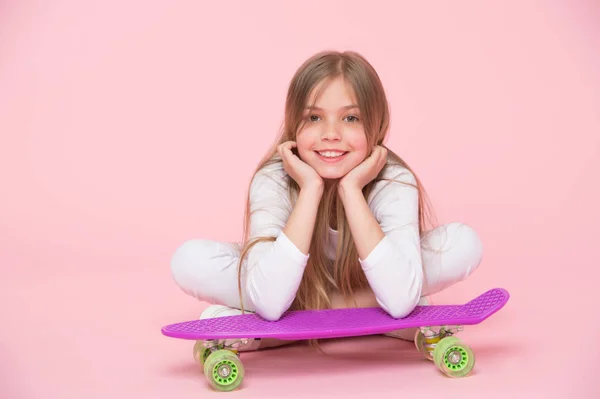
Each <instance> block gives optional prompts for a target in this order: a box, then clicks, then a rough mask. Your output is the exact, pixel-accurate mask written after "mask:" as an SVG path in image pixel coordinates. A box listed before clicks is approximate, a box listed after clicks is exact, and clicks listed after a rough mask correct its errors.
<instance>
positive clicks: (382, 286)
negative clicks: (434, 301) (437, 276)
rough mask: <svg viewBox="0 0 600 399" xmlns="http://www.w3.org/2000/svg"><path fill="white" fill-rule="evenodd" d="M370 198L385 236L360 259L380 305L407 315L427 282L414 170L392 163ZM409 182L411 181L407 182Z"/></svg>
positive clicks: (392, 314) (390, 312)
mask: <svg viewBox="0 0 600 399" xmlns="http://www.w3.org/2000/svg"><path fill="white" fill-rule="evenodd" d="M384 175H385V177H386V178H390V179H393V180H396V181H400V182H401V183H397V182H395V181H386V180H384V181H380V182H377V183H376V184H375V188H374V190H373V191H372V193H371V195H370V197H371V198H372V199H371V200H370V201H369V202H370V204H369V206H370V208H371V211H372V212H373V215H374V216H375V218H376V219H377V221H378V222H379V224H380V226H381V229H382V230H383V232H384V234H385V237H384V238H383V239H382V240H381V241H380V242H379V243H378V244H377V246H376V247H375V248H374V249H373V251H371V253H370V254H369V255H368V256H367V257H366V259H364V260H363V259H359V262H360V264H361V266H362V268H363V270H364V272H365V275H366V277H367V280H368V282H369V285H370V287H371V289H372V290H373V293H374V294H375V296H376V298H377V302H378V303H379V305H380V306H381V307H382V308H383V309H384V310H385V311H386V312H387V313H389V314H390V315H391V316H392V317H395V318H401V317H405V316H407V315H408V314H409V313H410V312H411V311H412V310H413V309H414V308H415V306H416V305H417V303H418V301H419V298H420V296H421V288H422V285H423V268H422V260H421V243H420V241H421V240H420V235H419V213H418V209H419V208H418V199H419V196H418V191H417V189H416V188H415V187H414V186H413V185H415V186H416V180H415V178H414V176H413V174H412V173H410V171H409V170H407V169H405V168H401V167H399V166H388V167H387V170H386V172H385V174H384ZM405 183H408V184H405Z"/></svg>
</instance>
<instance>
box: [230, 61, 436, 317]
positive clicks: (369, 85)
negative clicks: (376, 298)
mask: <svg viewBox="0 0 600 399" xmlns="http://www.w3.org/2000/svg"><path fill="white" fill-rule="evenodd" d="M339 76H342V77H343V79H344V80H345V81H346V82H347V83H349V84H350V85H351V87H352V88H353V90H354V95H355V97H356V100H357V102H358V105H359V108H360V114H361V116H362V121H363V126H364V129H365V134H366V138H367V144H368V148H370V149H372V148H373V147H374V146H375V145H381V146H384V147H385V145H383V141H384V139H385V138H386V136H387V134H388V129H389V124H390V116H389V107H388V102H387V98H386V95H385V91H384V88H383V85H382V83H381V81H380V79H379V76H378V74H377V72H376V71H375V69H374V68H373V67H372V66H371V65H370V64H369V62H368V61H367V60H366V59H365V58H364V57H363V56H361V55H360V54H358V53H356V52H353V51H346V52H337V51H323V52H320V53H317V54H315V55H313V56H312V57H310V58H309V59H307V60H306V61H305V62H304V63H303V64H302V65H301V66H300V67H299V68H298V70H297V71H296V73H295V74H294V76H293V78H292V80H291V82H290V85H289V88H288V92H287V98H286V103H285V118H284V122H283V125H282V129H281V132H280V134H279V136H278V138H277V140H276V141H275V142H274V144H273V146H272V147H271V148H270V149H269V151H268V152H267V154H266V155H265V156H264V157H263V159H262V160H261V161H260V163H259V164H258V166H257V168H256V170H255V172H254V173H255V174H256V172H258V171H259V170H260V169H262V168H263V167H266V166H268V165H270V164H273V163H277V162H281V159H280V158H279V157H278V156H276V155H277V146H278V145H279V144H281V143H284V142H286V141H290V140H293V141H295V140H296V134H297V132H298V131H300V130H301V129H302V124H303V117H302V114H303V110H304V108H305V106H306V104H307V101H308V99H309V96H310V94H311V93H312V91H313V89H315V87H317V86H318V85H319V83H321V82H323V81H326V80H331V79H334V78H336V77H339ZM317 97H318V93H317V95H316V96H314V98H315V99H316V98H317ZM386 148H387V147H386ZM387 151H388V161H387V164H386V166H385V167H384V169H383V170H382V171H381V173H380V174H379V175H378V176H377V178H375V179H374V180H373V181H371V182H370V183H369V184H367V185H366V186H365V187H364V189H363V194H364V197H365V198H368V196H369V193H370V192H371V190H372V189H373V185H374V184H375V183H376V182H378V181H380V180H388V179H383V177H382V176H383V173H384V171H385V168H386V167H387V165H390V164H397V165H400V166H403V167H405V168H406V169H408V170H409V171H410V172H411V173H413V175H414V177H415V179H416V182H417V185H416V188H417V189H418V190H419V231H420V233H423V231H424V230H425V229H426V227H425V226H426V223H427V221H428V212H427V210H428V208H427V206H426V204H427V203H426V201H425V199H426V193H425V190H424V189H423V187H422V184H421V183H420V181H419V179H418V178H417V176H416V174H415V173H414V172H413V171H412V170H411V169H410V168H409V166H408V165H407V164H406V162H404V161H403V160H402V159H401V158H400V157H399V156H398V155H397V154H395V153H394V152H393V151H391V150H390V149H389V148H387ZM286 179H287V185H288V192H289V196H290V199H291V201H292V205H293V204H294V201H295V198H297V194H298V191H299V186H298V184H297V183H296V182H295V181H294V180H293V179H292V178H291V177H290V176H289V175H287V174H286ZM250 184H251V183H250ZM326 187H327V189H326V190H325V192H324V193H323V197H322V199H321V202H320V204H319V207H318V211H317V218H316V222H315V227H314V231H313V235H312V240H311V244H310V249H309V253H310V257H309V259H308V264H307V266H306V268H305V271H304V275H303V278H302V281H301V283H300V286H299V288H298V291H297V293H296V298H295V300H294V302H293V303H292V305H291V307H290V310H301V309H326V308H329V307H330V305H331V303H330V299H329V293H330V292H331V291H332V290H333V289H336V290H338V291H339V293H340V294H342V295H343V297H344V298H345V299H346V300H348V299H352V296H353V293H354V292H355V291H356V290H359V289H364V288H367V287H368V283H367V280H366V277H365V275H364V273H363V271H362V269H361V267H360V265H359V263H358V254H357V250H356V247H355V245H354V242H353V239H352V234H351V233H350V229H349V226H348V222H347V220H346V216H345V213H344V210H343V206H342V204H341V202H340V199H339V197H338V195H337V190H336V188H335V184H334V185H326ZM333 209H335V212H336V213H335V218H336V223H337V230H338V234H339V238H338V245H337V248H336V256H335V260H334V261H333V264H332V263H331V262H332V261H331V260H329V259H328V257H327V256H326V251H325V249H326V248H327V244H328V238H329V234H328V231H329V223H330V214H331V212H332V210H333ZM249 220H250V193H249V189H248V198H247V201H246V210H245V216H244V232H243V241H242V244H243V245H242V249H241V255H240V260H239V264H238V289H239V295H240V308H241V309H242V311H243V300H242V283H241V275H242V267H243V264H244V259H245V257H246V255H247V254H248V251H250V249H251V248H252V247H253V246H254V245H255V244H257V243H258V242H264V241H275V238H276V237H254V238H253V239H252V240H248V234H249ZM329 266H333V267H332V268H331V269H330V267H329ZM330 270H333V273H332V272H331V271H330Z"/></svg>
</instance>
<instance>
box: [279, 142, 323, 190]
mask: <svg viewBox="0 0 600 399" xmlns="http://www.w3.org/2000/svg"><path fill="white" fill-rule="evenodd" d="M294 147H296V142H295V141H286V142H285V143H283V144H280V145H278V146H277V153H278V154H279V156H280V157H281V159H282V160H283V168H284V169H285V171H286V172H287V173H288V174H289V175H290V176H291V177H292V179H294V180H295V181H296V183H298V185H299V186H300V189H303V188H306V187H310V186H316V187H321V186H322V185H323V179H322V178H321V176H319V174H318V173H317V172H316V171H315V170H314V169H313V168H312V167H311V166H310V165H308V164H307V163H305V162H303V161H302V160H301V159H300V158H299V157H298V156H297V155H296V154H294V153H293V152H292V148H294Z"/></svg>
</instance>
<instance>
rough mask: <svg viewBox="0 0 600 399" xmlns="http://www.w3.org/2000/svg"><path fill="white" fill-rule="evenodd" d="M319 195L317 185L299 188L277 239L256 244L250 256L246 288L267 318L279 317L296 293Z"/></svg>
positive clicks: (255, 306)
mask: <svg viewBox="0 0 600 399" xmlns="http://www.w3.org/2000/svg"><path fill="white" fill-rule="evenodd" d="M321 195H322V190H321V189H320V188H319V187H311V188H307V189H303V190H301V191H300V193H299V195H298V200H297V201H296V204H295V206H294V208H293V209H292V212H291V213H290V215H289V217H288V219H287V222H286V224H285V226H284V228H283V229H282V231H281V232H282V234H281V235H280V236H279V237H278V238H277V240H276V242H274V243H261V244H257V248H256V249H254V250H253V251H252V253H251V254H250V256H249V262H248V264H249V269H250V271H249V273H248V280H247V288H246V289H247V291H248V294H249V296H250V298H251V301H252V303H253V306H254V308H255V310H256V312H257V313H258V314H260V315H261V316H262V317H264V318H266V319H268V320H277V319H279V318H280V317H281V316H282V314H283V313H284V312H285V311H286V310H287V309H288V308H289V307H290V305H291V304H292V302H293V300H294V298H295V296H296V292H297V290H298V287H299V285H300V282H301V281H302V276H303V274H304V267H305V266H306V262H307V260H308V252H309V248H310V242H311V239H312V233H313V229H314V225H315V219H316V216H317V210H318V206H319V201H320V200H321Z"/></svg>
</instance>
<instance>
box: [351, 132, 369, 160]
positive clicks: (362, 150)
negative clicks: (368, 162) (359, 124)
mask: <svg viewBox="0 0 600 399" xmlns="http://www.w3.org/2000/svg"><path fill="white" fill-rule="evenodd" d="M348 144H350V147H351V148H352V150H353V151H354V152H356V154H359V155H361V156H363V157H366V156H367V150H368V148H367V138H366V137H365V136H364V134H363V135H356V136H354V137H352V138H351V139H350V140H348Z"/></svg>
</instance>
